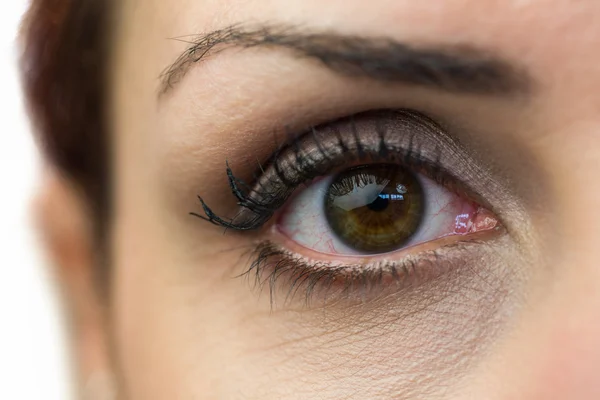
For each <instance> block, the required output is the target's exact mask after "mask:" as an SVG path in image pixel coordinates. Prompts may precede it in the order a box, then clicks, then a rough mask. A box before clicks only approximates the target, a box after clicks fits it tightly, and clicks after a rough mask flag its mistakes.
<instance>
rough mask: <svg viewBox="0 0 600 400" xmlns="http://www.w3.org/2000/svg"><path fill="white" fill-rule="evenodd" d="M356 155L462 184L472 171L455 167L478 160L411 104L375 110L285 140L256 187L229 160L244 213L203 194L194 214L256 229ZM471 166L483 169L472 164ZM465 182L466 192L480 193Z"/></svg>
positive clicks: (233, 187) (232, 181)
mask: <svg viewBox="0 0 600 400" xmlns="http://www.w3.org/2000/svg"><path fill="white" fill-rule="evenodd" d="M355 161H361V162H364V161H367V162H381V161H385V162H398V163H400V164H403V165H405V166H407V167H408V168H411V169H417V170H423V171H424V172H425V173H426V174H427V175H429V176H430V178H432V179H434V180H436V181H438V183H444V182H446V181H447V180H450V181H451V182H452V183H455V184H462V182H463V181H464V180H465V178H466V177H464V176H461V177H460V179H458V178H455V179H451V177H456V175H457V174H456V173H452V171H456V170H462V169H464V168H463V165H462V164H463V163H467V164H471V165H473V164H472V163H468V161H469V160H468V157H467V156H466V155H464V151H462V149H461V147H460V145H459V144H458V143H457V142H456V141H455V140H454V139H453V138H452V137H450V136H449V135H448V134H446V133H445V131H444V130H443V129H442V128H441V127H440V126H439V125H438V124H437V123H436V122H434V121H433V120H431V119H430V118H428V117H427V116H425V115H423V114H421V113H419V112H416V111H413V110H405V109H402V110H383V111H371V112H366V113H362V114H358V115H355V116H352V117H350V118H344V119H341V120H339V121H335V122H332V123H328V124H325V125H322V126H319V127H316V128H312V129H310V130H309V132H307V133H305V134H304V135H301V136H300V137H298V138H296V139H293V140H291V141H290V142H288V143H286V144H284V145H283V146H281V147H280V148H279V149H278V150H277V151H276V152H275V153H274V154H273V155H272V156H271V158H270V161H269V162H268V163H267V164H266V165H265V166H264V167H263V168H261V174H260V175H259V176H258V177H257V179H256V182H255V184H254V185H253V187H249V185H247V184H246V183H245V182H244V181H242V180H241V179H238V178H236V176H235V175H234V174H233V171H232V169H231V168H230V166H229V164H227V169H226V171H227V178H228V181H229V186H230V189H231V192H232V194H233V195H234V196H235V197H236V199H237V201H238V206H239V211H238V213H237V214H236V215H235V216H234V217H233V218H231V219H229V220H228V219H225V218H222V217H220V216H218V215H217V214H216V213H215V212H214V211H213V209H212V208H211V207H209V206H208V205H207V204H206V203H205V202H204V200H203V199H202V197H200V196H199V197H198V198H199V200H200V203H201V205H202V208H203V212H204V215H201V214H198V213H190V214H191V215H193V216H195V217H198V218H201V219H203V220H206V221H208V222H211V223H213V224H215V225H218V226H222V227H225V228H228V229H233V230H237V231H248V230H256V229H259V228H261V227H262V226H263V225H264V224H265V223H266V222H267V221H268V220H269V219H270V218H271V217H272V215H273V214H274V213H275V212H276V211H277V210H278V209H279V208H280V207H282V206H283V205H284V203H285V202H286V200H287V199H288V198H289V197H290V196H291V194H292V193H293V192H294V190H295V189H296V187H297V186H299V185H300V184H302V183H305V182H308V181H310V180H312V179H314V178H316V177H319V176H323V175H327V174H329V173H331V172H332V170H334V169H336V168H339V167H341V166H344V165H347V164H349V163H351V162H355ZM465 172H466V173H469V172H470V173H471V174H473V175H481V174H479V173H477V171H475V173H473V172H474V171H471V170H469V169H466V170H465ZM449 178H450V179H449ZM466 180H467V181H468V179H466ZM465 186H466V187H465V188H464V189H465V191H466V192H473V193H475V192H474V191H473V190H472V189H470V188H469V187H468V185H465ZM478 197H480V196H478Z"/></svg>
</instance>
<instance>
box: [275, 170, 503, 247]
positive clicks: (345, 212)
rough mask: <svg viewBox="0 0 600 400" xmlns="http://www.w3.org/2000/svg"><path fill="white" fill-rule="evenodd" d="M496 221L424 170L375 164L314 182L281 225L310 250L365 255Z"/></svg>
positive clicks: (486, 226)
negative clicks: (426, 175) (419, 171)
mask: <svg viewBox="0 0 600 400" xmlns="http://www.w3.org/2000/svg"><path fill="white" fill-rule="evenodd" d="M497 225H498V221H497V219H496V218H495V217H494V216H493V214H491V213H490V212H489V211H487V210H485V209H484V208H482V207H480V206H479V205H478V204H476V203H474V202H472V201H469V200H467V199H465V198H464V197H462V196H459V195H458V194H455V193H453V192H451V191H450V190H448V189H446V188H445V187H443V186H442V185H440V184H438V183H436V182H434V181H433V180H431V179H429V178H427V177H425V176H423V175H422V174H416V173H413V172H412V171H410V170H409V169H408V168H405V167H403V166H400V165H396V164H370V165H362V166H358V167H353V168H350V169H347V170H345V171H343V172H341V173H340V174H337V175H334V176H328V177H326V178H324V179H321V180H320V181H317V182H315V183H313V184H312V185H310V186H309V187H308V188H307V189H305V190H304V191H302V192H301V193H300V194H299V195H297V196H296V197H295V198H294V199H293V201H292V202H291V204H290V205H289V206H288V207H287V208H286V210H285V211H284V214H283V215H282V217H281V218H280V220H279V223H278V225H277V228H278V229H279V231H280V232H282V233H283V234H284V235H285V236H287V237H288V238H289V239H291V240H292V241H294V242H296V243H297V244H298V245H300V246H302V247H305V248H307V249H309V250H313V251H316V252H320V253H326V254H340V255H366V254H381V253H388V252H392V251H397V250H401V249H404V248H407V247H411V246H415V245H418V244H421V243H425V242H430V241H433V240H435V239H439V238H442V237H446V236H451V235H466V234H470V233H475V232H479V231H484V230H490V229H493V228H495V227H496V226H497Z"/></svg>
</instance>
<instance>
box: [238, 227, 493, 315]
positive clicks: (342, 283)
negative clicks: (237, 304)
mask: <svg viewBox="0 0 600 400" xmlns="http://www.w3.org/2000/svg"><path fill="white" fill-rule="evenodd" d="M484 243H485V241H483V240H480V238H479V237H471V238H464V239H463V240H460V241H457V242H454V243H452V244H448V245H446V246H443V247H440V248H438V249H435V250H430V251H424V252H421V253H419V254H415V255H407V256H405V257H403V258H402V259H400V260H393V261H392V260H387V261H380V262H377V263H374V264H354V265H344V264H334V263H326V262H314V261H311V260H308V259H306V258H304V257H302V256H300V255H298V254H294V253H292V252H290V251H288V250H285V249H284V248H283V247H280V246H279V245H277V244H275V243H273V242H271V241H261V242H259V243H258V244H257V245H256V246H255V248H254V249H253V250H251V252H250V254H249V256H250V257H249V259H250V260H251V262H250V265H249V267H248V268H247V269H246V271H245V272H243V273H242V274H241V275H239V276H240V277H245V278H247V279H248V281H249V282H250V284H251V285H252V286H253V287H254V289H256V290H258V291H259V292H263V291H264V290H267V289H268V291H269V297H270V303H271V307H272V308H274V307H275V306H276V303H277V300H279V299H280V296H282V297H281V298H282V299H283V305H286V304H289V303H291V302H292V301H294V300H296V299H298V297H300V298H301V299H302V300H303V302H304V304H305V305H306V306H311V305H313V303H314V302H315V301H318V302H320V303H322V304H328V303H330V302H335V301H338V300H348V299H350V300H355V301H358V302H364V301H367V300H368V299H369V298H370V297H372V295H373V294H376V295H377V296H381V295H382V294H385V292H387V291H389V290H390V288H391V289H392V290H394V291H403V290H410V289H411V288H414V287H416V286H418V285H419V284H421V283H423V282H429V281H433V280H435V279H436V278H439V277H440V276H442V275H443V274H444V273H446V272H448V271H452V270H454V269H457V268H458V267H459V266H460V265H464V263H465V261H464V256H467V254H470V253H469V251H471V250H472V249H473V247H474V246H478V245H482V244H484Z"/></svg>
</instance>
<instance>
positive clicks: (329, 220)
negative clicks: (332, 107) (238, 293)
mask: <svg viewBox="0 0 600 400" xmlns="http://www.w3.org/2000/svg"><path fill="white" fill-rule="evenodd" d="M226 173H227V179H228V182H229V186H230V189H231V192H232V194H233V195H234V196H235V198H236V199H237V205H238V210H237V212H236V213H235V214H234V216H233V217H231V218H225V217H223V216H220V215H217V214H216V213H215V212H214V211H213V208H211V207H210V206H209V205H208V204H206V202H204V200H203V199H202V197H201V196H200V197H199V199H200V203H201V205H202V210H203V212H202V213H196V212H194V213H191V214H192V215H193V216H195V217H198V218H201V219H203V220H205V221H208V222H210V223H212V224H215V225H217V226H221V227H224V228H226V229H227V230H233V231H239V232H246V231H254V232H257V233H258V234H259V235H258V236H259V237H260V238H259V239H258V240H256V243H255V245H254V247H253V250H252V251H251V254H252V257H251V259H250V263H249V264H250V265H249V267H247V269H246V270H245V272H244V274H242V275H244V276H249V274H251V273H253V274H254V277H255V279H254V281H255V283H256V284H257V285H258V286H260V287H263V286H264V285H265V284H268V285H269V286H270V293H271V296H272V299H273V296H274V293H275V290H276V284H278V283H279V282H281V281H283V282H284V285H282V286H281V288H282V289H283V290H284V291H285V292H286V293H287V294H286V296H285V298H286V299H289V298H291V297H293V295H295V294H297V293H298V291H299V290H300V288H304V289H306V299H307V300H308V299H309V298H310V296H309V294H314V293H327V297H331V295H332V294H333V293H338V294H346V295H350V294H352V293H356V292H357V290H358V291H359V292H360V293H361V296H364V293H365V289H374V288H376V287H378V288H382V287H385V286H389V285H390V284H391V283H392V282H395V284H394V285H395V286H398V285H404V286H405V285H407V284H408V283H410V285H411V286H412V285H414V284H415V282H416V281H417V280H421V279H426V280H427V279H433V278H434V277H435V276H438V275H439V273H441V272H442V271H447V270H451V269H452V268H453V264H454V263H456V264H457V265H459V264H460V262H461V261H460V260H461V259H462V261H463V262H464V257H469V255H472V256H475V254H476V253H477V252H478V251H480V249H478V248H477V247H478V246H481V243H482V242H485V241H488V240H493V238H494V237H498V236H500V235H501V233H502V232H504V228H503V224H502V223H501V221H500V218H498V217H497V216H496V204H494V202H493V200H494V199H497V198H498V196H496V195H497V193H495V192H496V191H497V190H498V185H497V183H496V182H494V181H493V179H492V178H491V176H490V174H488V173H487V172H486V171H485V170H484V169H483V168H481V166H480V165H479V163H477V162H476V161H475V160H474V158H473V157H472V156H471V154H470V153H469V152H468V151H467V150H466V149H465V148H464V147H463V146H462V144H460V143H459V142H458V141H457V140H456V139H455V138H454V137H452V136H450V135H449V134H447V133H446V131H445V130H444V129H443V128H442V127H441V126H440V125H439V124H437V123H436V122H435V121H433V120H432V119H431V118H429V117H427V116H425V115H423V114H422V113H419V112H417V111H413V110H407V109H400V110H375V111H368V112H364V113H360V114H355V115H353V116H350V117H345V118H342V119H339V120H335V121H333V122H329V123H326V124H323V125H319V126H315V127H311V128H309V129H307V130H306V131H305V132H304V133H303V134H300V135H290V140H288V141H286V142H285V143H283V144H282V145H280V146H279V147H278V148H277V149H276V151H274V153H273V154H272V155H271V156H270V157H269V159H268V160H267V161H266V162H265V163H263V164H262V165H261V166H260V168H259V169H258V171H257V172H256V173H255V177H254V179H253V181H252V182H246V181H244V180H242V179H239V178H237V177H236V175H235V174H234V172H233V170H232V169H231V168H230V166H229V165H227V166H226ZM319 182H321V183H319ZM423 182H429V183H427V184H426V185H425V187H434V186H439V187H440V188H441V189H435V190H436V191H437V192H435V193H442V192H441V191H440V190H443V193H442V194H441V195H440V196H438V197H436V198H435V199H428V198H427V197H428V196H427V194H428V192H427V191H426V190H425V191H424V190H423V189H422V187H421V186H423ZM319 184H320V185H321V186H317V185H319ZM311 187H323V189H319V190H314V191H313V192H314V193H313V192H311V191H310V188H311ZM303 191H304V192H305V195H304V197H305V199H304V200H303V201H300V202H299V201H298V200H295V198H298V197H302V196H303V195H302V192H303ZM299 192H300V194H299ZM430 192H431V190H430ZM306 193H309V194H310V196H312V197H310V196H309V197H308V198H306V197H307V196H308V195H306ZM444 193H447V194H444ZM429 197H431V196H429ZM440 199H449V200H448V201H447V203H448V205H447V206H444V205H442V206H439V204H438V207H437V208H436V207H435V204H434V205H431V204H432V200H434V201H433V203H435V201H437V203H440V202H442V200H440ZM490 199H492V201H489V200H490ZM298 204H300V207H297V205H298ZM307 209H308V210H309V211H307ZM303 213H304V214H303ZM444 213H445V214H444ZM290 215H291V216H292V217H291V218H290ZM299 215H300V216H301V217H300V218H296V220H294V218H293V217H294V216H296V217H298V216H299ZM427 216H429V217H427ZM313 220H314V221H313ZM289 221H292V222H291V223H290V222H289ZM323 221H325V222H323ZM290 226H291V228H290ZM465 227H466V228H465ZM325 243H326V245H325ZM368 292H373V291H372V290H369V291H368Z"/></svg>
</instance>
